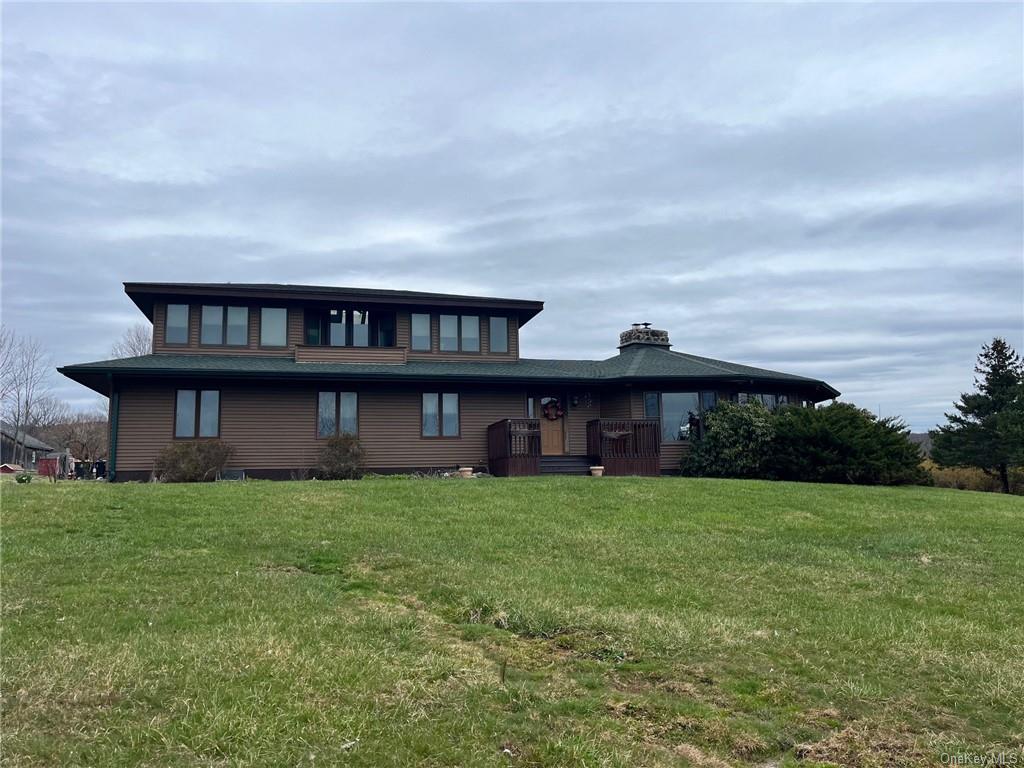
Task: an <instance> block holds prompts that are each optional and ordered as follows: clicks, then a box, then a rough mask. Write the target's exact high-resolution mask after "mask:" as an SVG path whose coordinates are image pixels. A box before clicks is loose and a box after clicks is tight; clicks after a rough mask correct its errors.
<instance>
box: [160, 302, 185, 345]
mask: <svg viewBox="0 0 1024 768" xmlns="http://www.w3.org/2000/svg"><path fill="white" fill-rule="evenodd" d="M164 342H165V343H167V344H188V304H168V305H167V320H166V322H165V324H164Z"/></svg>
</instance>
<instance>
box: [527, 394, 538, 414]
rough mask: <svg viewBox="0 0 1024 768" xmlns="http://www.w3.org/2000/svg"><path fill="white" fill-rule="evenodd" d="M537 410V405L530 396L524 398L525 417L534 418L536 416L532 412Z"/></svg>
mask: <svg viewBox="0 0 1024 768" xmlns="http://www.w3.org/2000/svg"><path fill="white" fill-rule="evenodd" d="M536 412H537V406H536V404H535V402H534V399H533V398H532V397H528V398H526V418H528V419H535V418H537V417H536V416H535V415H534V414H535V413H536Z"/></svg>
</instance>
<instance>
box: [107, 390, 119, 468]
mask: <svg viewBox="0 0 1024 768" xmlns="http://www.w3.org/2000/svg"><path fill="white" fill-rule="evenodd" d="M107 379H108V381H109V382H110V416H109V419H110V446H109V448H110V450H109V454H110V455H109V458H108V460H107V480H109V481H110V482H114V480H115V479H116V478H117V421H118V416H119V415H120V412H121V393H120V392H118V391H117V390H116V389H114V375H113V374H112V373H108V374H107Z"/></svg>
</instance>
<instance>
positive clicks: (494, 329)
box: [490, 317, 508, 352]
mask: <svg viewBox="0 0 1024 768" xmlns="http://www.w3.org/2000/svg"><path fill="white" fill-rule="evenodd" d="M490 339H491V340H490V350H491V352H508V318H507V317H492V318H490Z"/></svg>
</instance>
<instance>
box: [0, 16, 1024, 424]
mask: <svg viewBox="0 0 1024 768" xmlns="http://www.w3.org/2000/svg"><path fill="white" fill-rule="evenodd" d="M4 21H5V24H4V32H3V36H4V39H3V42H4V61H3V63H4V92H3V150H4V153H3V186H4V196H3V218H4V228H3V243H2V245H3V287H2V298H3V318H4V322H5V323H9V324H11V325H14V326H15V327H17V328H18V329H19V330H21V331H23V332H28V333H32V334H34V335H36V336H39V337H40V338H41V339H42V340H43V341H44V342H45V343H46V344H47V346H48V347H49V348H50V349H51V350H52V352H53V357H54V362H55V364H63V363H69V362H76V361H83V360H90V359H101V358H104V357H105V356H106V353H107V351H108V349H109V346H110V344H111V342H112V341H113V339H114V338H115V337H116V336H117V335H118V334H119V333H120V331H121V330H122V329H123V328H124V327H125V326H127V325H128V324H130V323H131V322H133V321H134V320H135V319H136V318H137V317H138V313H137V311H136V310H135V308H134V306H133V305H132V304H131V303H130V302H129V301H128V300H127V298H126V297H125V296H124V295H123V293H122V292H121V289H120V282H121V281H123V280H160V279H168V280H171V279H174V280H218V281H219V280H251V281H265V282H271V281H278V280H282V281H283V280H289V281H292V282H308V283H328V284H343V285H344V284H348V285H369V286H387V287H416V288H420V289H437V290H447V291H466V292H472V293H493V294H498V295H513V296H522V297H534V298H542V299H544V300H546V302H547V310H546V311H545V312H544V313H542V314H541V315H540V316H539V317H538V318H537V319H536V320H534V321H533V322H532V323H531V324H530V326H528V327H527V329H526V332H525V334H524V353H525V354H528V355H531V356H537V357H560V356H566V357H590V356H603V355H608V354H612V353H614V343H615V338H616V334H617V332H618V331H619V330H621V329H622V328H623V327H625V326H626V325H627V324H628V323H629V322H631V321H634V320H650V321H653V322H655V323H657V324H658V325H659V326H662V327H666V328H668V329H669V330H670V332H671V333H672V336H673V340H674V342H675V345H676V347H677V348H680V349H685V350H687V351H692V352H695V353H698V354H705V355H709V356H718V357H723V358H726V359H731V360H735V361H737V362H745V363H750V364H755V365H764V366H767V367H773V368H779V369H782V370H788V371H792V372H796V373H804V374H808V375H813V376H816V377H821V378H825V379H826V380H828V381H829V382H831V383H832V384H834V385H835V386H836V387H838V388H839V389H841V390H842V391H843V392H844V397H845V398H846V399H850V400H852V401H854V402H857V403H859V404H861V405H864V406H865V407H870V408H872V409H875V408H879V409H881V411H882V412H883V413H896V414H901V415H903V416H904V417H905V418H907V419H908V420H909V421H910V423H911V424H912V425H913V426H914V427H915V428H916V429H924V428H927V427H929V426H931V425H933V424H934V423H936V421H938V420H939V419H940V418H941V414H942V412H943V410H946V409H948V406H949V403H950V402H951V401H952V400H953V399H954V398H955V397H956V396H957V395H958V394H959V392H960V391H962V390H964V389H966V388H968V387H969V386H970V382H971V363H972V361H973V358H974V355H975V354H976V353H977V350H978V348H979V347H980V345H981V344H982V343H983V342H985V341H987V340H988V339H990V338H991V337H992V336H993V335H996V334H999V335H1005V336H1007V337H1009V338H1010V340H1011V342H1012V343H1014V344H1015V345H1017V346H1018V347H1021V346H1024V338H1022V327H1021V326H1022V299H1024V297H1022V288H1024V266H1022V237H1024V222H1022V210H1024V191H1022V190H1024V178H1022V167H1024V157H1022V143H1024V136H1022V128H1021V126H1022V123H1024V112H1022V88H1024V83H1022V75H1021V72H1022V70H1024V56H1022V49H1021V41H1020V36H1019V30H1020V24H1021V9H1020V7H1019V6H1014V5H1010V4H1007V5H996V4H988V5H981V4H977V5H966V4H964V5H942V4H936V5H913V4H909V5H891V4H890V5H858V6H847V5H827V4H825V5H723V6H720V7H719V6H705V5H680V6H673V5H598V6H587V7H580V6H547V5H523V6H509V5H470V6H457V5H443V6H369V5H301V6H299V5H289V6H278V5H256V6H253V5H244V6H243V5H216V4H215V5H209V4H206V5H200V4H196V5H144V4H130V5H129V4H125V5H95V6H92V5H60V6H39V5H31V6H30V5H12V6H10V7H8V8H7V9H6V12H5V19H4ZM55 381H56V379H55ZM56 383H57V385H58V386H59V387H60V392H61V394H62V395H65V396H67V397H69V398H74V399H79V400H83V401H84V400H87V399H88V397H89V395H88V394H87V393H84V392H83V391H82V390H81V388H79V387H77V386H76V385H74V384H72V383H70V382H63V381H56Z"/></svg>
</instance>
